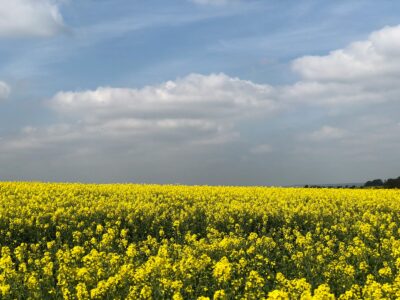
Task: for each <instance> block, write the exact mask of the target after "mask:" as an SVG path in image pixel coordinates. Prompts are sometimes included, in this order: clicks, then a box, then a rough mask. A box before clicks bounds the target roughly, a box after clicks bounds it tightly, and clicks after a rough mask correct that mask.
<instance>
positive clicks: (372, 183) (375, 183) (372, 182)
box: [364, 179, 384, 187]
mask: <svg viewBox="0 0 400 300" xmlns="http://www.w3.org/2000/svg"><path fill="white" fill-rule="evenodd" d="M383 185H384V183H383V181H382V179H374V180H370V181H367V182H366V183H365V184H364V186H365V187H371V186H383Z"/></svg>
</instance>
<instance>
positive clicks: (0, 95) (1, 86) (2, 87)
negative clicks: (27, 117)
mask: <svg viewBox="0 0 400 300" xmlns="http://www.w3.org/2000/svg"><path fill="white" fill-rule="evenodd" d="M10 92H11V89H10V87H9V86H8V85H7V84H6V83H5V82H2V81H0V100H3V99H6V98H7V97H8V96H9V95H10Z"/></svg>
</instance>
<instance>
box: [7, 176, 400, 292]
mask: <svg viewBox="0 0 400 300" xmlns="http://www.w3.org/2000/svg"><path fill="white" fill-rule="evenodd" d="M399 218H400V192H399V191H396V190H367V189H364V190H362V189H353V190H345V189H311V188H309V189H302V188H261V187H187V186H159V185H81V184H42V183H0V245H1V257H0V298H1V299H62V298H64V299H203V300H205V299H335V298H338V299H360V298H364V299H396V298H398V297H400V273H399V269H400V228H399V225H400V222H399Z"/></svg>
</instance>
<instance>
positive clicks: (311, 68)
mask: <svg viewBox="0 0 400 300" xmlns="http://www.w3.org/2000/svg"><path fill="white" fill-rule="evenodd" d="M399 41H400V26H395V27H385V28H383V29H381V30H379V31H375V32H373V33H372V34H371V35H370V36H369V37H368V39H367V40H364V41H357V42H354V43H351V44H350V45H349V46H347V47H346V48H344V49H339V50H335V51H332V52H330V53H329V54H328V55H326V56H304V57H301V58H298V59H296V60H295V61H294V62H293V70H294V71H295V72H297V73H298V74H299V75H300V76H301V81H299V82H297V83H296V84H294V85H291V86H288V87H286V88H284V89H283V91H282V97H283V98H285V99H288V100H292V101H293V100H295V101H301V102H308V103H312V104H317V105H321V104H322V105H330V106H340V105H346V104H361V105H365V104H369V103H382V102H388V101H398V99H399V96H400V85H399V84H398V78H399V75H400V42H399Z"/></svg>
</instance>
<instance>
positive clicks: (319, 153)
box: [0, 26, 400, 178]
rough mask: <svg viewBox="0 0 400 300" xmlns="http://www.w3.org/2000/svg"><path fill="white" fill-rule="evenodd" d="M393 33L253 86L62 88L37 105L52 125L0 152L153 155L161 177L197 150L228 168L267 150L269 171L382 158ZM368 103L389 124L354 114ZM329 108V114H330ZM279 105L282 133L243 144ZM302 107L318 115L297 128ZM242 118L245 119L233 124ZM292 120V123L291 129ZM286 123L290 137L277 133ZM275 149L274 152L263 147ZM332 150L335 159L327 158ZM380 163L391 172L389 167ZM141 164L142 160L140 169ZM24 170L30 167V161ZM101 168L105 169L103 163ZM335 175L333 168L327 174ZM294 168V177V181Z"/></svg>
mask: <svg viewBox="0 0 400 300" xmlns="http://www.w3.org/2000/svg"><path fill="white" fill-rule="evenodd" d="M399 40H400V26H396V27H386V28H383V29H382V30H379V31H376V32H374V33H372V34H371V35H370V36H369V37H368V39H366V40H364V41H359V42H355V43H352V44H350V45H349V46H348V47H346V48H343V49H339V50H335V51H332V52H331V53H329V54H328V55H324V56H305V57H301V58H299V59H296V60H295V61H294V62H293V70H294V71H295V72H297V73H298V74H299V80H298V81H297V82H295V83H293V84H289V85H286V86H271V85H268V84H256V83H254V82H251V81H247V80H242V79H239V78H232V77H229V76H227V75H225V74H211V75H200V74H191V75H188V76H186V77H183V78H179V79H176V80H174V81H168V82H164V83H162V84H155V85H149V86H145V87H142V88H131V87H125V88H116V87H99V88H97V89H94V90H87V91H62V92H59V93H57V94H55V95H54V96H53V97H52V98H51V99H49V101H48V102H47V103H48V106H49V107H50V108H51V109H52V110H53V111H54V112H56V114H57V115H58V117H59V122H58V123H57V124H53V125H48V126H44V127H39V128H35V127H26V128H24V129H23V130H22V131H21V133H20V135H19V136H17V137H12V138H4V139H3V140H2V143H1V144H0V152H1V154H2V155H0V156H1V157H2V158H3V159H8V158H9V157H10V156H17V155H18V153H21V152H26V153H27V156H28V157H32V155H33V154H32V153H35V151H36V153H40V154H41V155H42V156H46V157H52V155H53V156H57V155H58V156H59V155H69V157H70V158H71V160H65V161H76V162H81V163H88V162H89V161H91V162H93V165H96V166H97V164H99V163H102V164H103V162H109V163H110V162H112V161H115V159H117V157H120V158H121V159H120V161H119V164H118V166H119V167H120V168H123V167H125V162H127V161H128V162H129V161H133V160H135V163H137V164H140V162H141V161H146V160H147V162H148V161H149V160H151V162H152V163H154V162H157V165H156V166H154V165H153V166H154V167H155V169H157V170H159V169H160V168H159V165H164V166H165V169H164V170H165V172H166V173H165V176H168V171H169V170H171V166H174V167H175V165H179V164H180V161H181V160H184V157H186V158H187V160H186V165H185V166H186V167H188V168H190V170H193V169H196V168H200V169H201V168H202V167H203V166H204V165H203V163H202V162H198V163H195V161H196V160H197V159H198V158H199V157H203V158H206V159H210V158H212V157H213V155H212V154H210V153H215V152H213V151H216V152H218V151H220V152H219V155H220V158H221V157H222V158H221V159H222V160H223V159H225V157H230V158H229V159H230V161H229V164H227V165H229V166H234V165H235V164H236V163H237V160H236V158H238V157H241V155H240V154H239V155H237V156H234V155H233V153H235V151H239V150H237V149H242V150H243V148H245V149H244V152H243V153H250V154H253V155H254V157H257V158H260V155H262V154H266V153H270V154H269V155H264V156H263V159H264V158H265V160H268V159H269V158H270V157H271V158H270V159H274V157H275V160H274V161H270V163H273V164H277V165H279V166H278V167H277V168H280V167H282V163H283V162H285V163H287V164H288V166H289V163H290V166H289V167H290V169H299V170H301V168H302V166H303V169H307V168H309V166H308V162H313V163H315V164H314V166H315V168H316V169H317V168H319V169H321V164H322V165H323V164H325V163H326V162H330V163H331V165H330V166H329V165H328V166H327V167H331V168H337V167H338V166H339V165H340V164H338V163H337V162H338V161H345V162H346V166H347V165H350V164H351V163H353V162H357V161H359V162H360V164H361V163H363V164H365V162H366V161H368V159H369V160H371V159H372V158H373V157H375V158H376V157H380V155H381V154H382V153H383V154H384V157H382V158H381V159H378V160H376V164H375V165H373V167H374V168H376V167H377V166H379V163H382V162H384V161H385V159H388V158H389V157H397V154H396V153H398V151H400V144H399V142H398V138H397V137H398V129H399V128H398V124H399V119H398V114H396V112H398V111H399V109H400V103H399V101H398V99H400V85H399V84H398V78H399V75H400V43H399V42H398V41H399ZM0 94H1V92H0ZM369 107H370V108H369ZM368 109H369V111H371V110H373V111H374V113H375V115H376V116H377V117H379V118H380V120H385V119H388V118H389V116H390V120H391V121H390V122H389V123H379V122H378V123H377V122H376V121H374V119H371V118H369V119H368V120H362V118H361V117H360V115H362V114H363V113H365V111H366V110H368ZM332 110H338V111H339V113H336V114H335V116H334V114H332ZM284 111H290V112H292V113H294V114H292V115H291V117H290V118H292V119H290V118H289V119H290V120H289V121H290V122H288V124H284V122H285V121H284V120H288V119H285V118H282V120H277V119H276V118H275V119H274V122H275V124H274V125H275V126H271V130H275V129H274V128H278V129H277V130H282V132H285V130H286V133H285V135H283V134H282V136H275V140H271V141H270V140H268V144H261V145H257V146H255V147H253V148H251V147H248V144H254V143H252V142H251V139H252V138H254V136H255V135H256V134H260V132H267V134H268V130H267V127H268V120H269V119H268V116H270V115H272V114H277V113H278V112H279V113H282V114H283V116H284V117H285V114H284ZM349 111H350V112H349ZM303 112H306V114H305V115H304V116H305V117H307V116H309V115H313V117H319V118H320V119H319V121H314V120H313V122H314V123H312V124H314V128H310V126H309V123H308V125H307V126H306V127H308V130H307V132H303V131H305V130H303V129H302V128H301V126H302V124H303V125H304V123H302V121H301V120H297V119H301V118H303V114H302V113H303ZM294 115H296V117H293V116H294ZM357 115H358V117H359V119H360V120H359V121H357V122H355V121H354V120H353V119H354V118H355V117H356V116H357ZM293 119H296V122H294V120H293ZM339 119H340V120H339ZM257 122H259V123H257ZM279 122H280V123H279ZM380 122H381V121H380ZM250 123H251V124H252V125H251V126H256V125H254V124H258V125H260V126H264V127H265V130H263V131H261V130H258V133H254V135H253V133H252V134H249V136H248V137H244V136H243V135H245V134H246V130H247V133H248V132H249V131H248V128H249V127H251V126H249V124H250ZM243 124H245V126H243V127H241V125H243ZM277 124H279V125H277ZM293 124H296V125H295V126H296V128H294V129H293ZM326 124H339V125H337V126H336V125H335V126H330V125H326ZM244 127H246V129H243V128H244ZM282 128H283V129H282ZM257 129H259V128H257ZM292 129H293V131H294V132H295V133H294V134H293V135H290V134H289V133H287V131H289V130H292ZM271 130H270V131H271ZM301 132H303V133H301ZM246 138H248V139H247V140H246ZM263 138H264V139H263V140H265V138H266V137H263ZM276 141H278V142H277V144H275V143H274V142H276ZM279 141H281V144H279ZM235 142H236V143H239V142H242V146H243V144H245V143H246V142H247V143H248V144H247V147H242V148H240V147H237V148H235V147H234V146H232V143H235ZM205 147H208V148H207V149H206V148H205ZM211 148H212V149H213V150H212V151H211V150H210V149H211ZM275 149H282V151H273V150H275ZM291 151H293V152H291ZM43 153H45V154H43ZM99 153H100V154H99ZM171 153H173V154H171ZM243 153H242V154H243ZM299 154H301V155H299ZM171 155H172V156H171ZM171 157H172V158H171ZM335 157H336V160H335V159H332V158H335ZM338 157H339V158H340V159H342V160H339V159H338ZM361 158H362V159H361ZM8 161H10V160H8ZM52 161H53V162H62V161H64V160H63V159H61V160H60V159H59V160H57V159H54V160H52ZM138 161H139V162H138ZM280 163H281V164H280ZM302 164H303V165H302ZM93 165H91V166H90V167H88V170H91V169H92V168H93ZM126 165H127V166H132V165H131V164H129V163H127V164H126ZM62 166H63V167H66V165H65V164H64V165H62ZM296 166H299V167H298V168H297V167H296ZM78 167H79V166H78ZM103 167H104V166H103ZM256 167H258V165H257V166H256ZM256 167H255V168H256ZM373 167H372V166H371V170H372V171H373V169H372V168H373ZM389 167H390V168H392V169H395V167H396V166H395V165H390V166H389ZM146 168H147V167H144V166H142V168H141V169H140V170H141V171H143V170H144V169H146ZM182 168H183V169H184V167H183V166H182ZM183 169H182V170H183ZM32 170H36V169H35V168H34V167H32ZM103 170H107V171H109V170H108V169H106V167H104V168H103ZM146 170H147V169H146ZM226 170H227V169H226ZM129 171H130V170H126V172H125V174H129ZM350 171H351V170H350ZM372 171H371V172H372ZM149 172H150V171H149ZM182 172H183V173H181V174H180V177H179V176H178V177H179V178H185V175H184V174H186V173H185V172H184V171H182ZM290 172H291V170H290V171H289V173H290ZM299 172H300V171H299ZM360 172H361V171H360ZM228 173H229V172H226V173H225V174H228ZM340 173H341V171H340V170H339V171H338V172H337V174H340ZM203 174H207V169H204V173H203ZM290 174H291V173H290ZM341 174H343V172H342V173H341ZM300 175H301V176H302V174H300ZM300 175H299V177H298V178H302V177H301V176H300ZM110 176H111V175H110ZM149 176H151V175H149ZM357 176H358V175H357ZM178 177H177V178H178ZM89 178H91V177H90V176H89ZM152 178H154V177H152ZM164 178H165V177H164ZM192 178H194V177H193V176H192ZM354 178H355V177H354Z"/></svg>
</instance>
